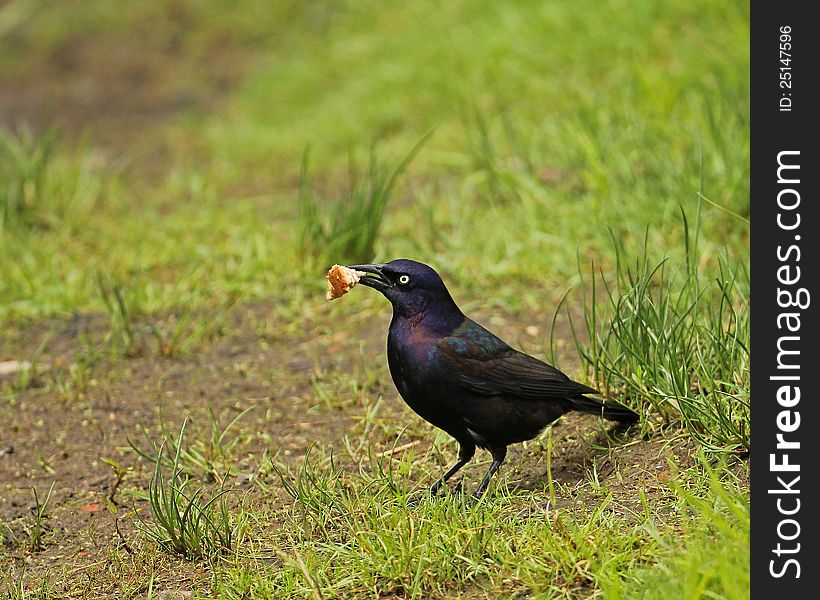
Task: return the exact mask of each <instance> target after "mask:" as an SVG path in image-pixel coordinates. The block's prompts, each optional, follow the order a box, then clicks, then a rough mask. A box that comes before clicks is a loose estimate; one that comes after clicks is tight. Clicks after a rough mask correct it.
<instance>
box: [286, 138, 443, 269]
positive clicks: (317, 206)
mask: <svg viewBox="0 0 820 600" xmlns="http://www.w3.org/2000/svg"><path fill="white" fill-rule="evenodd" d="M431 135H432V131H431V132H429V133H427V134H426V135H424V136H423V137H422V138H421V139H420V140H418V141H417V142H416V143H415V144H414V145H413V147H412V148H411V149H410V151H409V152H407V154H406V155H405V156H404V158H403V159H402V160H401V161H399V163H398V164H397V165H395V166H394V167H390V166H388V165H387V164H385V163H384V162H382V161H381V160H380V159H379V156H378V152H377V148H376V143H375V141H374V142H372V143H371V146H370V157H369V160H368V164H367V167H366V169H364V170H363V169H362V168H361V167H360V166H359V165H358V164H357V163H356V161H355V158H354V157H353V155H351V156H350V160H349V165H348V188H347V189H346V190H345V191H344V192H343V193H342V195H341V196H340V197H337V198H336V200H335V202H334V203H333V204H332V205H331V207H330V208H327V207H325V206H324V203H320V202H317V200H316V197H315V196H316V194H315V184H314V182H313V180H312V179H311V178H310V164H309V163H310V160H309V159H310V153H309V150H308V149H305V151H304V153H303V155H302V168H301V174H300V178H299V210H300V212H299V215H300V222H301V246H302V253H303V254H304V256H305V257H306V258H313V259H316V260H318V262H320V263H322V264H323V263H327V262H329V261H335V262H344V263H346V264H353V263H365V262H370V261H372V260H373V257H374V256H375V247H376V241H377V239H378V237H379V231H380V229H381V226H382V221H383V220H384V213H385V210H386V209H387V205H388V203H389V202H390V198H391V197H392V195H393V191H394V189H395V187H396V183H397V181H398V178H399V177H400V176H401V174H402V173H404V171H405V170H406V169H407V167H408V165H409V164H410V162H411V161H412V160H413V158H414V157H415V156H416V154H418V153H419V151H420V150H421V148H422V147H423V146H424V144H425V142H427V140H428V139H429V138H430V136H431Z"/></svg>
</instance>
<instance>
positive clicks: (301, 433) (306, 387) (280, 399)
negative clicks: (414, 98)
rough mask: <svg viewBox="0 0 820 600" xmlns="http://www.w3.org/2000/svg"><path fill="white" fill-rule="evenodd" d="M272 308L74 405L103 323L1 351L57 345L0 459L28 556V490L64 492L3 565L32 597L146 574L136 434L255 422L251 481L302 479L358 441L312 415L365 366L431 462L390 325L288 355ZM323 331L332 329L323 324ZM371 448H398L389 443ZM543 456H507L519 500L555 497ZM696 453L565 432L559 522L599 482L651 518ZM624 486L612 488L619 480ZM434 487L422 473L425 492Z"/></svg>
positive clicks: (245, 312) (235, 461) (109, 365)
mask: <svg viewBox="0 0 820 600" xmlns="http://www.w3.org/2000/svg"><path fill="white" fill-rule="evenodd" d="M270 308H271V307H270V306H269V305H265V304H257V305H247V306H241V307H237V308H235V309H234V310H233V311H232V315H231V316H230V317H229V319H228V324H227V327H226V329H225V331H224V334H222V335H221V336H219V337H218V338H217V339H215V340H213V341H211V342H207V343H204V344H203V345H202V347H201V348H200V349H199V350H198V351H197V352H195V353H192V354H191V355H189V356H185V357H182V358H169V357H163V356H161V355H159V354H158V353H156V352H150V353H149V352H146V353H145V354H144V355H141V356H135V357H131V358H125V359H121V358H111V357H107V356H104V357H102V358H101V359H100V360H99V363H98V364H96V365H94V366H93V367H92V369H91V373H90V374H89V376H88V380H87V381H88V385H87V388H86V389H85V390H83V391H71V392H68V393H66V392H65V391H63V392H62V393H61V392H60V390H59V386H58V385H56V383H57V382H59V381H60V380H61V377H62V375H63V374H65V373H66V372H67V370H70V369H71V368H72V365H76V364H77V360H78V357H79V355H80V353H82V352H87V349H88V347H89V346H96V347H100V348H104V347H106V343H105V341H104V335H105V327H104V326H105V323H106V321H105V320H104V319H102V318H99V317H79V316H78V317H76V318H75V319H73V320H71V321H69V322H51V323H38V324H31V325H27V326H24V327H22V328H19V329H17V330H16V331H14V332H13V333H12V332H7V335H6V337H5V339H4V340H3V342H2V344H1V345H0V357H3V358H7V357H18V358H21V357H22V358H27V359H31V358H32V357H33V356H34V354H35V351H36V349H37V347H38V346H39V345H40V344H41V341H42V340H43V339H44V336H46V335H49V336H50V337H49V341H48V342H47V343H46V345H45V346H44V347H43V348H42V349H41V355H40V358H39V361H38V362H39V365H40V370H41V371H40V373H39V375H37V376H36V377H35V378H34V381H33V382H32V383H31V385H30V386H29V387H28V389H26V390H24V391H23V392H22V393H20V394H19V395H17V397H16V400H15V401H14V403H13V404H11V405H10V406H7V407H6V408H5V409H4V410H3V414H2V423H0V447H3V448H6V449H7V451H6V452H5V453H4V454H3V456H2V457H0V486H2V494H0V496H2V499H0V519H2V520H3V521H5V522H6V523H10V524H11V532H12V535H13V536H14V537H15V538H16V539H17V540H18V541H21V540H26V539H27V537H26V534H25V530H26V528H27V527H30V525H31V523H32V518H33V517H32V511H33V510H34V503H33V497H32V491H31V487H32V486H34V487H36V488H37V490H38V491H39V493H40V495H41V497H42V496H43V495H44V494H45V492H46V491H47V490H48V488H49V486H50V485H51V484H52V483H53V484H54V492H53V497H52V499H51V502H50V504H49V507H48V511H47V518H46V521H45V523H46V527H47V529H48V534H47V542H46V544H45V545H44V547H43V548H42V549H40V550H38V551H32V549H31V548H29V547H26V545H25V543H19V544H17V545H13V546H11V547H9V548H7V550H6V560H5V561H3V562H6V563H7V564H12V565H16V566H18V567H25V569H26V571H27V572H28V573H29V577H32V578H33V581H36V580H37V579H38V578H39V577H53V576H55V575H57V574H58V573H60V575H59V577H61V578H65V577H68V578H71V577H72V576H76V577H80V578H82V577H91V576H92V575H93V577H94V579H95V589H96V590H97V591H100V590H104V589H106V587H107V588H108V589H109V591H110V592H111V593H114V591H115V590H116V589H117V584H118V578H119V577H120V576H121V575H122V572H123V569H126V570H128V569H129V568H131V569H133V568H137V567H135V566H133V565H132V566H131V567H127V566H126V567H124V566H123V564H122V563H123V561H126V562H127V560H128V558H129V553H130V552H131V546H132V545H136V544H137V543H138V541H139V536H138V532H136V531H135V529H134V522H135V519H134V517H133V516H127V517H126V518H123V515H127V514H128V513H130V512H131V511H132V510H135V511H140V512H141V511H143V510H144V509H145V507H146V503H145V502H144V501H143V500H141V499H140V498H138V493H137V492H138V491H139V490H142V489H145V488H146V486H147V484H148V481H149V479H150V465H148V464H147V462H146V461H144V460H142V459H140V458H139V457H138V456H137V455H136V454H135V453H134V452H133V451H132V450H131V449H130V448H129V440H131V441H133V442H135V443H136V444H138V445H140V444H142V445H143V446H145V443H144V438H143V434H142V431H141V427H146V428H147V429H148V430H149V431H150V432H151V434H152V435H155V436H156V439H159V433H158V432H159V428H160V422H161V421H162V423H164V424H165V425H166V427H167V428H168V430H170V431H171V432H176V431H178V428H179V427H180V425H181V423H182V421H183V420H184V419H185V418H188V419H190V422H191V426H190V429H189V438H190V439H196V438H197V437H198V436H199V437H202V436H207V435H208V427H209V417H208V409H209V407H211V408H212V410H213V412H214V414H215V415H216V416H217V418H218V419H219V421H220V423H221V424H222V425H223V426H224V425H225V424H227V423H228V422H229V421H230V420H231V419H232V418H234V417H235V416H236V415H237V414H238V413H239V412H240V411H242V410H244V409H246V408H248V407H253V409H252V410H251V411H250V412H249V413H248V414H247V415H245V416H243V417H242V418H241V420H240V422H239V424H238V427H237V432H239V431H241V432H242V435H241V441H240V443H239V444H238V446H237V447H236V448H234V449H233V450H232V452H231V457H230V459H231V464H232V465H233V466H235V467H236V468H238V469H239V470H240V471H242V472H244V473H248V474H254V473H257V472H264V470H265V469H266V467H268V465H269V461H270V457H275V458H276V460H278V461H281V462H284V463H285V464H289V465H291V466H293V467H294V468H295V467H297V466H298V465H299V464H300V463H301V461H302V460H303V457H304V455H305V453H306V452H307V451H308V449H309V448H310V447H311V446H312V445H314V444H319V445H323V446H330V447H333V446H335V447H337V448H340V447H341V445H342V439H343V438H344V436H345V434H348V433H351V432H352V431H353V430H355V429H356V428H357V427H359V425H358V421H359V420H360V419H361V417H362V414H361V413H362V407H360V406H355V405H349V406H345V405H344V403H342V404H339V405H333V404H330V405H328V404H327V403H323V402H321V401H319V400H317V398H316V395H315V391H314V387H313V382H314V381H315V380H316V379H317V377H318V378H319V379H321V378H332V377H333V376H334V375H335V374H339V373H343V372H346V371H355V370H356V368H357V366H360V364H363V363H365V362H366V363H370V364H372V365H377V366H378V368H379V372H380V374H381V376H380V378H379V380H378V382H377V383H375V384H374V385H375V387H374V388H373V389H369V390H367V393H368V395H370V396H372V397H378V395H384V396H385V399H386V402H385V406H384V408H383V409H382V411H381V412H380V415H379V418H380V419H381V420H383V421H386V422H393V423H399V424H405V423H409V424H411V425H413V426H412V427H411V428H410V430H409V432H408V433H407V434H406V437H405V440H406V441H410V442H414V443H416V444H417V445H416V447H415V450H416V452H419V453H423V452H425V450H426V449H427V448H429V447H430V445H431V444H432V443H433V439H434V433H433V431H432V430H431V429H430V428H428V427H427V426H426V425H424V424H423V423H422V422H421V421H420V419H418V417H415V416H414V415H412V413H411V412H410V411H409V410H408V409H407V408H406V407H405V406H404V405H403V403H402V402H401V400H400V399H399V398H398V395H397V393H396V391H395V389H394V388H393V386H392V384H391V383H389V377H388V375H387V373H386V369H385V368H384V362H385V357H384V331H385V328H386V325H387V318H386V317H387V316H386V315H385V318H384V319H383V321H384V322H383V323H375V324H373V326H372V327H368V328H367V329H366V330H364V331H366V332H367V333H366V334H364V337H360V336H350V335H348V333H347V331H346V330H342V331H338V330H337V331H333V330H332V328H328V327H327V325H326V324H323V323H322V322H320V321H316V322H312V323H311V322H307V323H305V327H304V330H303V335H302V336H301V337H297V338H288V339H284V338H281V337H279V336H278V335H277V333H276V331H277V326H276V324H275V323H273V322H272V321H271V316H270V313H271V311H270ZM324 318H326V319H328V321H330V322H332V319H331V318H329V316H328V315H325V316H324ZM356 363H360V364H359V365H357V364H356ZM5 385H6V386H8V385H9V382H8V379H7V381H6V383H5ZM376 443H377V444H378V443H382V444H383V445H384V449H389V448H390V442H389V440H376ZM545 443H546V442H545V441H544V439H543V438H542V439H541V440H537V441H535V442H532V443H530V444H528V445H527V446H526V447H524V446H520V445H519V446H514V447H513V448H511V453H510V457H509V460H508V462H507V464H506V465H505V471H506V472H507V475H508V477H509V480H508V481H509V485H510V487H511V488H513V489H515V488H522V489H535V490H543V491H544V492H545V497H546V490H547V465H546V460H545V456H546V447H545ZM266 451H267V454H266ZM691 451H692V448H691V447H690V446H689V445H688V444H687V443H685V442H683V441H678V442H674V441H670V440H666V439H656V440H653V441H643V440H641V439H640V437H639V434H638V432H636V431H629V432H626V433H623V434H620V439H619V444H617V445H616V446H615V448H614V449H613V448H612V447H610V444H609V442H608V440H607V434H606V432H605V431H604V430H603V429H602V428H601V427H600V425H599V423H598V421H597V420H596V419H594V418H590V417H586V416H572V415H569V416H567V417H564V418H563V419H562V421H561V423H560V424H559V425H558V426H556V427H555V429H554V438H553V462H552V475H553V478H554V480H555V481H556V482H558V483H560V484H563V485H566V486H569V488H571V489H574V490H575V491H576V492H577V493H573V494H572V495H570V496H567V497H560V498H559V506H560V505H563V504H569V503H585V504H589V505H592V506H594V505H595V504H596V503H597V502H599V501H600V498H598V497H596V496H595V493H594V491H592V490H591V489H590V487H589V486H587V485H584V484H585V482H587V481H588V478H589V477H590V473H591V471H592V469H594V470H595V471H596V472H597V473H598V477H599V478H601V480H602V481H604V482H605V483H606V485H607V486H608V487H609V489H610V491H611V492H612V493H613V495H614V497H615V499H616V503H617V504H619V505H620V506H622V507H628V508H630V509H632V510H634V511H636V512H640V511H641V506H640V500H639V496H638V489H643V490H644V492H645V494H646V497H647V498H648V499H649V501H650V502H656V501H657V502H661V501H662V499H663V498H662V497H663V495H664V494H667V493H668V490H667V489H666V488H665V487H664V486H663V485H662V482H663V481H665V480H666V479H668V478H669V477H670V473H669V472H668V464H669V461H668V459H669V458H673V460H674V462H675V464H677V465H679V466H680V467H682V468H683V467H686V466H687V464H691ZM103 458H109V459H114V460H115V461H117V462H118V463H119V464H121V465H122V466H123V467H131V468H133V471H131V472H129V473H128V474H127V475H126V476H125V479H124V481H123V482H122V484H120V485H119V486H118V488H117V489H114V486H115V481H116V477H115V474H114V470H113V469H112V467H111V466H110V465H109V464H107V463H106V462H104V461H103ZM450 458H452V457H448V456H445V457H443V460H444V462H446V461H447V460H449V459H450ZM483 458H486V457H483ZM614 473H617V474H618V475H617V477H610V476H611V475H613V474H614ZM433 475H434V474H430V473H417V474H416V477H427V478H429V477H431V476H433ZM477 476H480V474H478V473H477V472H473V473H470V474H468V475H467V476H466V477H467V478H468V479H469V481H468V482H467V483H466V486H467V487H468V489H469V488H470V487H472V486H474V485H475V484H476V481H477V480H476V477H477ZM461 482H462V480H461V479H456V480H455V481H454V482H453V484H452V486H451V487H453V488H458V487H459V486H460V484H461ZM229 483H230V486H231V487H233V488H236V489H240V490H248V493H247V495H246V497H245V501H246V502H250V503H261V504H264V505H266V506H271V505H275V504H284V503H288V502H290V500H289V499H288V498H286V497H285V495H284V494H283V493H281V491H282V490H281V489H279V487H278V486H277V482H276V481H274V478H272V477H271V476H269V477H268V478H267V479H266V483H267V484H268V486H266V490H263V489H261V488H260V489H257V488H254V487H253V486H252V485H251V484H249V483H248V480H247V478H246V477H244V476H240V477H238V478H236V479H235V480H233V481H230V482H229ZM423 483H424V482H421V481H420V482H419V485H422V484H423ZM271 489H273V491H271ZM109 500H111V501H113V504H114V506H116V507H117V509H118V510H117V514H116V515H115V514H112V512H111V511H110V510H109V509H108V505H109ZM58 567H59V571H57V572H55V571H54V569H56V568H58ZM180 569H181V570H182V571H183V572H185V573H186V576H185V578H184V579H187V580H188V583H187V584H186V585H189V586H190V585H194V586H196V585H197V584H196V582H197V581H199V582H200V583H204V581H205V578H206V576H207V574H206V572H205V570H204V569H203V567H202V566H201V565H195V564H189V563H184V562H180V564H179V565H178V566H177V567H175V568H174V569H173V570H172V571H171V572H175V573H177V574H178V573H179V572H180V571H179V570H180ZM106 582H107V585H106ZM169 585H171V583H170V582H169Z"/></svg>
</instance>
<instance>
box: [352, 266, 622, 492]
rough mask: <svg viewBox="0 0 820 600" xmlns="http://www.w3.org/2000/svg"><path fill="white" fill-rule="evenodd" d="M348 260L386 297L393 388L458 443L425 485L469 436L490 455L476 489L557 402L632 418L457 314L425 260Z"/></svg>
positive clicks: (464, 454) (462, 459)
mask: <svg viewBox="0 0 820 600" xmlns="http://www.w3.org/2000/svg"><path fill="white" fill-rule="evenodd" d="M350 268H352V269H356V270H358V271H363V272H364V273H366V275H365V276H363V277H362V278H361V280H360V281H359V283H361V284H363V285H366V286H368V287H371V288H373V289H375V290H378V291H380V292H381V293H382V294H384V295H385V296H386V297H387V299H388V300H389V301H390V303H391V304H392V305H393V320H392V321H391V322H390V330H389V332H388V335H387V362H388V364H389V366H390V374H391V375H392V377H393V381H394V382H395V384H396V387H397V388H398V390H399V393H400V394H401V396H402V398H404V400H405V402H407V404H408V405H409V406H410V408H412V409H413V410H414V411H415V412H416V413H418V414H419V415H420V416H421V417H422V418H424V419H425V420H427V421H429V422H430V423H432V424H433V425H435V426H436V427H439V428H441V429H443V430H444V431H446V432H447V433H449V434H450V435H451V436H453V437H454V438H455V439H456V440H457V441H458V443H459V453H458V460H457V461H456V463H455V464H454V465H453V466H452V467H450V468H449V469H448V470H447V472H446V473H444V476H443V477H442V478H441V479H440V480H438V481H437V482H436V483H435V484H434V485H433V486H432V487H431V488H430V491H431V493H434V494H435V493H436V492H438V491H439V489H440V488H441V487H442V486H443V485H444V483H445V482H446V481H447V480H448V479H449V478H450V477H452V476H453V475H454V474H455V473H456V472H457V471H458V470H459V469H461V468H462V467H463V466H464V465H465V464H467V463H468V462H469V461H470V459H472V458H473V456H474V455H475V450H476V446H478V447H480V448H484V449H486V450H489V451H490V453H491V454H492V457H493V462H492V465H490V468H489V470H488V471H487V474H486V475H485V476H484V479H483V480H482V481H481V484H480V485H479V486H478V489H477V490H476V492H475V497H477V498H478V497H480V496H481V495H482V494H483V493H484V491H485V490H486V489H487V485H488V484H489V482H490V478H491V477H492V476H493V474H494V473H495V472H496V471H497V470H498V468H499V467H500V466H501V463H502V462H504V458H505V456H506V454H507V446H508V445H509V444H512V443H515V442H523V441H524V440H529V439H532V438H534V437H535V436H537V435H538V434H539V433H541V431H543V430H544V428H545V427H546V426H547V425H549V424H550V423H552V422H553V421H555V420H556V419H557V418H558V417H560V416H561V415H562V414H564V413H566V412H569V411H573V410H575V411H580V412H585V413H595V414H598V415H600V416H602V417H604V418H605V419H609V420H614V421H621V422H634V421H636V420H638V415H637V414H636V413H635V412H633V411H632V410H630V409H629V408H627V407H625V406H623V405H621V404H618V403H617V402H602V401H600V400H595V399H593V398H588V397H587V396H586V394H598V393H599V392H597V391H596V390H594V389H592V388H590V387H587V386H585V385H583V384H581V383H577V382H575V381H572V380H571V379H570V378H569V377H567V376H566V375H564V374H563V373H562V372H561V371H559V370H558V369H556V368H555V367H552V366H550V365H548V364H546V363H545V362H542V361H540V360H538V359H536V358H533V357H532V356H529V355H527V354H524V353H523V352H519V351H517V350H514V349H513V348H511V347H510V346H509V345H508V344H507V343H506V342H504V341H503V340H502V339H500V338H498V337H497V336H495V335H493V334H492V333H490V332H489V331H487V330H486V329H485V328H484V327H482V326H481V325H479V324H478V323H476V322H475V321H473V320H471V319H469V318H468V317H466V316H464V313H462V312H461V310H460V309H459V308H458V306H456V303H455V302H454V301H453V298H452V296H450V292H448V291H447V288H446V287H445V285H444V282H443V281H442V280H441V277H439V275H438V273H436V272H435V271H434V270H433V269H432V268H431V267H428V266H427V265H425V264H422V263H419V262H416V261H413V260H406V259H399V260H394V261H391V262H389V263H387V264H384V265H374V264H367V265H352V266H351V267H350Z"/></svg>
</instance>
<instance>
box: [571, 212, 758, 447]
mask: <svg viewBox="0 0 820 600" xmlns="http://www.w3.org/2000/svg"><path fill="white" fill-rule="evenodd" d="M684 230H685V231H684V235H685V237H686V240H687V242H686V243H685V249H686V252H685V256H684V257H683V261H682V262H683V264H682V265H681V264H679V265H678V266H677V267H675V265H674V262H673V260H672V259H670V258H666V259H663V260H660V261H658V262H653V260H652V259H651V258H650V254H651V253H650V250H649V247H648V239H649V238H648V234H647V236H646V237H645V243H644V248H643V252H642V253H641V255H640V256H639V257H638V258H637V259H634V260H632V259H630V258H629V257H628V256H627V255H626V252H625V251H624V249H623V246H622V245H621V243H620V242H619V241H618V240H617V239H616V238H615V236H613V244H614V248H615V273H614V276H613V278H614V280H613V281H608V280H607V279H606V278H605V277H604V275H603V273H601V274H596V273H595V271H594V269H593V271H592V275H591V278H590V280H589V285H588V286H587V285H586V283H587V282H586V281H584V285H583V286H582V289H583V290H587V289H588V290H590V291H589V292H586V291H584V294H583V308H584V320H585V326H586V331H587V335H588V337H587V338H586V340H583V341H582V340H580V339H579V338H578V337H577V336H576V343H577V346H578V351H579V354H580V356H581V359H582V361H583V362H584V365H585V367H586V369H587V371H588V376H589V377H591V379H592V380H593V381H594V382H595V384H597V385H600V386H602V389H603V390H605V392H606V393H607V394H614V395H617V396H620V397H621V398H622V399H623V400H624V401H626V402H627V403H628V404H630V405H632V406H637V407H638V410H639V411H640V412H641V413H642V414H644V415H645V416H649V414H650V412H651V411H653V412H654V413H656V414H658V415H660V417H661V418H662V420H663V421H664V422H665V423H669V422H671V421H682V422H683V424H684V425H685V427H686V429H687V431H688V432H689V433H690V434H691V435H692V436H693V437H694V438H695V439H696V440H698V441H699V442H700V443H701V444H702V445H703V446H704V447H705V448H707V449H709V450H712V451H734V450H744V451H748V450H749V445H750V431H749V424H750V417H749V296H748V293H749V274H748V270H746V269H745V268H744V267H743V265H742V264H736V265H730V263H729V259H728V258H727V257H726V256H719V257H718V259H717V265H716V273H714V280H713V281H712V282H704V281H703V278H704V276H703V274H702V273H701V272H700V270H699V269H697V268H695V267H694V266H693V265H695V264H697V262H698V261H699V257H698V255H697V246H696V244H690V243H689V242H688V240H689V236H690V232H689V228H688V223H687V221H686V218H685V215H684ZM697 234H698V231H697V228H696V230H695V232H694V235H695V239H697ZM573 329H574V328H573ZM650 409H651V411H650ZM644 423H645V424H646V426H647V427H648V426H650V425H649V424H650V423H651V421H644Z"/></svg>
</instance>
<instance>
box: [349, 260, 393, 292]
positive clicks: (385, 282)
mask: <svg viewBox="0 0 820 600" xmlns="http://www.w3.org/2000/svg"><path fill="white" fill-rule="evenodd" d="M348 269H356V270H357V271H362V272H364V273H366V275H364V276H363V277H362V278H361V279H359V283H361V284H362V285H366V286H367V287H371V288H373V289H374V290H378V291H380V292H384V291H385V290H387V289H388V288H391V287H393V282H392V281H390V279H388V278H387V276H386V275H385V274H384V265H349V266H348Z"/></svg>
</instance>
